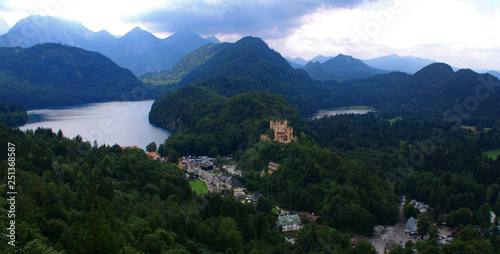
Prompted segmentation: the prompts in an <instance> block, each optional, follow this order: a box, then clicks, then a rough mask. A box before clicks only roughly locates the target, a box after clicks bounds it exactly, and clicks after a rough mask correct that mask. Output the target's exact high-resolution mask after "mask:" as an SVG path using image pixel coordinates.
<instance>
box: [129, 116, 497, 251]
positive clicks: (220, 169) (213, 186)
mask: <svg viewBox="0 0 500 254" xmlns="http://www.w3.org/2000/svg"><path fill="white" fill-rule="evenodd" d="M270 130H271V135H264V134H263V135H261V140H263V141H277V142H281V143H285V144H289V143H292V142H294V141H295V140H297V137H295V136H293V128H292V127H289V126H288V123H287V121H281V120H277V121H270ZM125 148H136V149H139V148H138V147H136V146H134V147H123V148H122V149H125ZM146 154H147V156H148V157H150V158H151V159H155V160H160V161H164V160H166V159H165V158H162V157H160V156H159V155H158V154H157V153H156V152H147V153H146ZM178 166H179V168H181V169H182V170H184V172H185V176H186V178H187V179H188V180H189V181H190V184H191V187H192V188H193V190H194V191H195V192H196V193H198V194H203V193H208V192H211V193H219V194H221V195H231V196H234V198H236V199H237V200H239V201H240V202H242V203H254V204H255V203H257V201H258V200H259V198H265V196H264V195H263V194H261V193H258V192H254V193H250V192H249V191H248V190H247V189H246V188H245V187H244V186H243V184H242V183H241V182H240V181H239V180H238V177H242V176H243V174H244V172H242V171H241V170H238V169H237V168H238V167H237V163H236V162H235V161H233V160H232V158H231V156H218V157H216V158H212V157H208V156H183V157H181V158H179V161H178ZM280 167H281V165H280V164H279V163H278V162H274V161H269V162H267V168H266V169H263V170H262V172H261V174H260V175H261V177H265V176H268V175H272V174H273V173H274V172H276V171H279V170H280ZM406 203H409V204H411V205H412V206H413V207H415V209H417V210H418V211H419V213H424V212H426V211H428V210H429V209H431V208H430V207H429V205H427V204H425V203H423V202H419V201H417V200H414V199H412V200H406V197H405V196H402V197H401V204H400V209H399V217H400V221H399V223H397V224H396V225H390V226H389V225H377V226H375V227H374V231H373V235H374V237H371V238H366V237H360V236H353V237H352V238H351V245H352V246H353V247H355V246H356V245H357V242H358V241H359V240H360V239H362V238H365V239H367V240H369V241H370V242H371V243H372V244H373V245H374V247H375V248H376V250H377V252H378V253H389V252H390V251H391V249H393V248H394V247H396V246H398V245H401V246H405V245H406V244H408V243H409V242H411V244H410V245H411V246H415V244H416V243H417V242H418V241H424V240H426V239H428V236H427V235H420V234H418V220H417V219H416V218H414V217H410V218H408V219H406V217H405V216H404V214H403V207H404V206H405V205H406ZM273 210H274V211H275V212H276V215H277V217H276V228H277V229H278V230H279V231H280V232H281V233H283V236H284V240H285V241H287V242H289V243H291V244H295V241H296V236H297V235H296V232H297V231H298V230H299V229H301V228H302V227H303V226H304V224H306V223H310V222H312V223H315V224H317V225H318V226H321V224H322V220H321V216H319V215H315V214H314V213H309V212H305V211H301V212H296V211H289V210H287V209H281V208H279V207H277V206H275V207H274V208H273ZM492 216H495V215H494V214H492ZM438 226H439V232H438V233H439V238H438V244H440V245H443V244H449V243H451V242H452V241H453V237H452V233H453V232H454V231H453V229H449V228H446V227H445V226H443V225H438Z"/></svg>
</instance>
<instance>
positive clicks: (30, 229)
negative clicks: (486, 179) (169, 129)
mask: <svg viewBox="0 0 500 254" xmlns="http://www.w3.org/2000/svg"><path fill="white" fill-rule="evenodd" d="M0 140H1V143H2V144H7V143H8V142H11V143H13V144H14V145H15V152H16V155H15V156H16V160H15V167H16V174H15V176H16V179H15V180H16V181H15V182H16V183H15V186H16V190H17V193H18V194H17V195H16V212H15V215H16V217H15V221H16V224H15V225H16V247H12V246H9V245H7V244H2V245H1V246H0V252H2V253H14V252H15V253H216V252H225V253H259V252H260V253H262V252H265V253H272V252H273V251H274V252H276V253H281V252H284V253H287V252H288V251H287V250H286V249H287V247H286V246H285V245H284V243H283V241H282V238H281V237H280V235H279V234H278V231H277V230H275V228H274V219H275V217H274V215H272V214H271V204H270V203H269V201H267V200H262V199H261V200H260V201H259V202H258V203H257V204H256V205H254V204H246V205H245V204H242V203H241V202H239V201H237V200H235V199H234V198H232V197H222V196H220V195H218V194H217V195H214V194H207V195H197V194H196V193H193V191H191V188H190V187H189V185H188V182H187V180H186V179H185V177H184V175H183V173H182V171H181V170H180V169H179V168H178V167H177V165H176V164H170V163H161V162H159V161H155V160H151V159H149V158H148V157H147V156H146V154H145V153H144V151H142V150H140V149H125V150H122V148H120V147H119V146H117V145H115V146H112V147H110V146H101V147H96V146H92V145H90V144H89V143H85V142H82V140H81V138H80V137H78V136H77V137H75V138H74V139H72V140H70V139H67V138H64V137H63V135H62V133H61V132H60V131H59V132H57V133H54V132H52V130H50V129H37V130H35V131H34V132H33V131H30V132H28V133H23V132H20V131H15V130H9V129H6V128H4V127H0ZM6 155H7V145H5V146H2V149H1V160H2V161H1V164H0V172H1V174H2V175H4V176H6V175H7V169H8V167H9V165H8V161H7V158H6ZM3 185H4V184H3ZM1 191H2V193H3V195H2V196H4V197H5V191H6V188H5V186H3V187H2V188H1ZM0 202H2V203H1V206H0V209H1V211H0V212H1V213H2V214H3V215H5V214H7V210H6V209H8V208H7V207H8V206H7V201H6V199H5V198H2V199H1V200H0ZM3 215H2V216H1V219H2V221H1V225H7V223H9V221H8V218H7V216H3ZM2 227H4V226H2ZM6 227H7V226H5V228H6ZM332 234H334V235H335V234H337V235H338V234H339V233H338V232H337V233H335V232H332ZM338 237H340V235H338ZM2 239H5V234H3V236H2ZM5 240H6V239H5ZM2 242H3V243H5V242H4V241H2Z"/></svg>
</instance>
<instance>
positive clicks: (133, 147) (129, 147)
mask: <svg viewBox="0 0 500 254" xmlns="http://www.w3.org/2000/svg"><path fill="white" fill-rule="evenodd" d="M125 149H141V148H139V147H138V146H122V150H125ZM141 150H142V149H141Z"/></svg>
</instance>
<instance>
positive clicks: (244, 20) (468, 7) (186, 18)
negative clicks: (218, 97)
mask: <svg viewBox="0 0 500 254" xmlns="http://www.w3.org/2000/svg"><path fill="white" fill-rule="evenodd" d="M30 14H41V15H52V16H59V17H64V18H69V19H73V20H76V21H80V22H82V23H83V25H85V26H86V27H88V28H89V29H91V30H94V31H98V30H101V29H105V30H107V31H109V32H111V33H113V34H116V35H122V34H124V33H126V32H127V31H129V30H131V29H132V28H134V27H135V26H140V27H141V28H143V29H145V30H148V31H150V32H152V33H153V34H155V35H157V36H158V37H161V38H163V37H166V36H168V35H169V34H171V33H173V32H176V31H180V30H191V31H194V32H197V33H199V34H201V35H205V36H208V35H216V36H217V37H218V38H219V39H221V40H223V41H229V42H233V41H236V40H238V39H239V38H241V37H242V36H246V35H253V36H258V37H261V38H262V39H264V40H265V41H266V42H267V43H268V44H269V46H271V47H272V48H273V49H275V50H276V51H278V52H280V53H281V54H282V55H284V56H291V57H302V58H305V59H310V58H313V57H314V56H316V55H319V54H322V55H326V56H335V55H337V54H339V53H342V54H348V55H352V56H354V57H356V58H361V59H369V58H374V57H379V56H384V55H388V54H392V53H396V54H399V55H402V56H407V55H414V56H418V57H423V58H429V59H432V60H436V61H440V62H446V63H449V64H451V65H452V66H455V67H459V68H474V69H495V70H500V1H498V0H328V1H326V0H253V1H249V0H142V1H136V0H1V2H0V17H1V18H3V19H5V20H6V21H7V23H8V25H9V26H13V25H14V24H15V23H16V22H17V21H18V20H19V19H21V18H24V17H26V16H28V15H30Z"/></svg>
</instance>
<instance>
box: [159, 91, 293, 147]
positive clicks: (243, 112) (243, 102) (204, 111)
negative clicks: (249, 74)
mask: <svg viewBox="0 0 500 254" xmlns="http://www.w3.org/2000/svg"><path fill="white" fill-rule="evenodd" d="M280 117H281V118H285V117H286V118H288V119H296V120H297V121H296V122H301V118H300V115H299V113H298V112H297V111H296V110H295V109H294V108H293V107H292V106H291V105H290V104H288V103H287V102H286V101H285V100H284V99H283V97H281V96H280V95H274V94H266V93H262V92H248V93H242V94H238V95H234V96H232V97H229V98H228V97H225V96H221V95H219V94H217V93H214V92H212V91H211V90H209V89H207V88H205V87H198V86H186V87H183V88H181V89H179V90H178V91H176V92H174V93H172V94H169V95H168V96H166V97H164V98H162V99H160V100H157V101H156V102H155V103H154V104H153V106H152V109H151V112H150V114H149V119H150V121H151V122H152V123H155V124H158V125H161V126H164V127H166V128H169V129H174V130H177V131H179V132H178V133H175V134H173V135H172V136H171V137H170V138H169V139H167V141H166V143H165V144H164V146H165V149H160V150H162V151H163V153H166V154H168V151H169V150H172V149H173V150H175V151H176V152H177V153H178V154H180V155H209V156H217V155H228V154H231V153H234V152H237V151H242V150H244V149H246V148H247V147H250V146H251V145H253V144H254V143H256V142H257V141H258V139H259V138H260V134H263V133H264V132H266V131H268V130H269V121H270V120H275V119H276V118H280ZM166 154H165V155H166Z"/></svg>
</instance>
